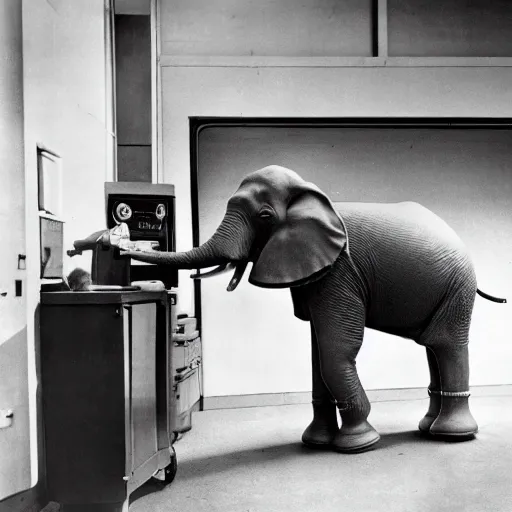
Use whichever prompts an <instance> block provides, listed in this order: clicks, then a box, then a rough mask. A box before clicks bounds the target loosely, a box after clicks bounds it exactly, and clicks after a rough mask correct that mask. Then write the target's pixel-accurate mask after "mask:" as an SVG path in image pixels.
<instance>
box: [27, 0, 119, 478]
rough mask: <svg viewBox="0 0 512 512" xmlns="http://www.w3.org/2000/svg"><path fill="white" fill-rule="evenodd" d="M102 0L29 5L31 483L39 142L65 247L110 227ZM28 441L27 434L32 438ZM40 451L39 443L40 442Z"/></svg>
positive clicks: (80, 262) (41, 0) (84, 260)
mask: <svg viewBox="0 0 512 512" xmlns="http://www.w3.org/2000/svg"><path fill="white" fill-rule="evenodd" d="M104 17H105V7H104V2H103V0H74V1H73V2H68V1H66V0H31V1H26V2H23V38H24V40H23V69H24V103H25V109H24V118H25V133H24V136H25V169H26V219H27V221H26V226H27V274H28V289H27V293H28V338H29V339H28V347H29V379H30V380H29V383H30V389H31V436H30V440H31V451H32V462H33V464H32V483H33V484H34V483H35V482H37V480H38V478H40V477H42V476H43V475H38V471H37V460H38V446H37V443H36V442H35V440H36V439H37V435H38V429H40V425H39V424H38V422H37V416H36V398H35V396H36V390H37V388H38V375H37V373H36V362H37V354H38V351H39V344H38V340H37V338H36V336H35V333H36V332H37V328H38V325H37V321H36V320H35V316H36V312H37V305H38V302H39V288H40V280H39V224H38V222H39V221H38V210H37V209H38V202H37V161H36V146H37V144H44V145H45V146H46V147H48V148H49V149H51V150H53V151H55V152H57V153H58V154H60V155H61V157H62V176H63V178H62V192H63V217H64V219H65V221H66V224H65V228H64V229H65V231H64V242H65V249H67V248H70V247H71V245H72V242H73V240H75V239H77V238H82V237H84V236H86V235H89V234H90V233H91V232H93V231H96V230H98V229H101V228H103V227H104V226H105V212H104V197H103V194H104V193H103V183H104V181H105V180H109V181H110V180H112V179H113V143H112V125H111V103H110V99H109V96H108V94H107V89H108V87H107V83H108V80H107V73H109V68H110V65H109V63H108V59H107V57H106V54H107V52H106V46H105V31H106V27H105V21H104ZM64 261H65V265H64V266H65V272H66V273H67V272H69V271H70V270H71V269H72V268H74V267H75V266H82V267H84V268H90V255H87V256H83V257H76V258H73V259H70V258H68V257H67V256H65V260H64ZM27 443H28V439H27ZM39 449H41V446H39Z"/></svg>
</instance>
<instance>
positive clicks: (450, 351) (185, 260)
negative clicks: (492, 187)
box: [120, 165, 506, 453]
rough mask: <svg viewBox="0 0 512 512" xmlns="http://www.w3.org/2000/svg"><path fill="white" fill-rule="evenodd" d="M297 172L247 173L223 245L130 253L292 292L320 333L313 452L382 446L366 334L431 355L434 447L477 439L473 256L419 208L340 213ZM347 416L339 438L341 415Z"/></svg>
mask: <svg viewBox="0 0 512 512" xmlns="http://www.w3.org/2000/svg"><path fill="white" fill-rule="evenodd" d="M338 204H339V205H340V206H337V208H336V209H335V207H334V205H333V203H332V202H331V200H330V199H329V198H328V196H327V195H326V194H325V193H324V192H322V191H321V190H320V189H319V188H318V187H317V186H316V185H314V184H313V183H309V182H307V181H305V180H304V179H302V178H301V177H300V176H299V175H298V174H297V173H296V172H294V171H292V170H290V169H287V168H285V167H281V166H278V165H270V166H267V167H264V168H263V169H260V170H257V171H255V172H252V173H250V174H248V175H247V176H246V177H245V179H243V181H242V182H241V184H240V186H239V188H238V189H237V190H236V192H235V193H234V194H233V195H232V196H231V198H230V199H229V201H228V203H227V208H226V212H225V215H224V218H223V220H222V222H221V223H220V225H219V226H218V228H217V230H216V232H215V233H214V234H213V235H212V237H211V238H210V239H209V240H207V241H206V242H205V243H204V244H202V245H200V246H199V247H194V248H193V249H191V250H189V251H185V252H159V251H155V250H151V251H145V252H140V251H133V250H121V251H120V252H121V254H122V255H125V256H127V257H131V258H134V259H136V260H140V261H143V262H147V263H153V264H163V265H174V266H175V267H177V268H180V269H204V268H207V267H213V266H217V268H215V269H214V270H212V271H209V272H206V273H203V274H201V273H200V272H199V273H196V274H194V275H192V276H191V277H193V278H202V277H207V276H211V275H216V274H219V273H222V272H226V271H232V270H234V273H233V276H232V278H231V280H230V282H229V285H228V287H227V289H228V291H232V290H234V289H235V288H236V286H237V285H238V283H239V282H240V279H241V278H242V276H243V274H244V271H245V269H246V267H247V265H248V263H249V262H252V263H253V266H252V270H251V272H250V275H249V279H248V280H249V282H250V283H251V284H253V285H255V286H260V287H264V288H289V289H290V291H291V297H292V301H293V308H294V314H295V316H296V317H298V318H299V319H301V320H303V321H307V322H310V328H311V354H312V408H313V419H312V421H311V423H310V424H309V426H308V427H307V428H306V430H305V431H304V433H303V435H302V442H303V443H305V444H306V445H308V446H311V447H314V448H324V449H331V450H334V451H338V452H344V453H356V452H362V451H365V450H368V449H371V448H373V447H374V445H375V444H376V443H377V442H378V441H379V439H380V436H379V434H378V432H377V431H376V430H375V429H374V428H373V426H372V425H371V424H370V423H369V422H368V415H369V413H370V402H369V400H368V397H367V395H366V393H365V391H364V389H363V387H362V385H361V383H360V380H359V377H358V373H357V369H356V357H357V354H358V352H359V349H360V347H361V344H362V342H363V333H364V328H365V327H367V328H370V329H375V330H378V331H382V332H385V333H388V334H392V335H396V336H399V337H402V338H407V339H412V340H414V341H415V342H416V343H417V344H419V345H422V346H423V347H425V348H426V353H427V360H428V366H429V373H430V384H429V386H428V395H429V397H430V398H429V406H428V411H427V413H426V414H425V416H424V417H423V419H421V421H420V422H419V430H420V432H422V433H424V434H426V435H428V436H442V437H443V438H446V437H448V438H457V439H461V440H465V439H472V438H474V437H475V434H476V433H477V431H478V426H477V423H476V421H475V419H474V418H473V416H472V414H471V411H470V408H469V396H470V392H469V362H468V334H469V327H470V322H471V316H472V310H473V305H474V301H475V296H476V293H479V294H480V295H482V296H483V297H485V298H487V299H489V300H494V301H496V302H506V300H505V299H498V298H495V297H492V296H490V295H487V294H485V293H483V292H481V291H480V290H479V289H478V288H477V282H476V277H475V270H474V267H473V264H472V262H471V259H470V256H469V254H468V250H467V249H466V247H465V245H464V244H463V242H462V241H461V239H460V238H459V237H458V236H457V234H456V233H455V232H454V231H453V230H452V229H451V228H450V227H449V226H448V225H447V224H446V223H445V222H444V221H443V220H442V219H441V218H439V217H438V216H437V215H436V214H434V213H433V212H431V211H430V210H428V209H427V208H425V207H424V206H422V205H420V204H418V203H415V202H400V203H338ZM337 410H338V411H339V415H340V417H341V427H338V420H337V413H336V411H337Z"/></svg>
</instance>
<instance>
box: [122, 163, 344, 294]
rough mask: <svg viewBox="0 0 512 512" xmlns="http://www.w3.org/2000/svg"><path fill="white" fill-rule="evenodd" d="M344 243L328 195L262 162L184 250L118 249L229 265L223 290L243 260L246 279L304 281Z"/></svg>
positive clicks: (275, 283)
mask: <svg viewBox="0 0 512 512" xmlns="http://www.w3.org/2000/svg"><path fill="white" fill-rule="evenodd" d="M346 245H347V238H346V229H345V226H344V224H343V221H342V219H341V218H340V217H339V215H338V214H337V213H336V212H335V210H334V208H333V206H332V203H331V201H330V200H329V198H328V197H327V196H326V195H325V194H324V193H323V192H321V191H320V189H319V188H318V187H316V186H315V185H313V184H312V183H308V182H306V181H304V180H303V179H302V178H301V177H300V176H299V175H298V174H296V173H295V172H293V171H291V170H289V169H286V168H284V167H279V166H275V165H272V166H268V167H265V168H263V169H260V170H258V171H255V172H253V173H251V174H249V175H248V176H247V177H246V178H245V179H244V180H243V181H242V183H241V184H240V186H239V188H238V190H237V191H236V192H235V193H234V194H233V196H232V197H231V198H230V199H229V201H228V204H227V208H226V213H225V215H224V218H223V220H222V222H221V223H220V225H219V227H218V228H217V230H216V232H215V233H214V234H213V236H212V237H211V238H210V239H209V240H208V241H207V242H205V243H204V244H202V245H201V246H199V247H195V248H194V249H192V250H190V251H186V252H177V253H172V252H158V251H154V252H137V251H122V253H123V254H126V255H128V256H131V257H133V258H134V259H137V260H140V261H145V262H148V263H158V264H169V265H174V266H176V267H178V268H189V269H202V268H206V267H212V266H217V268H216V269H215V270H212V271H210V272H207V273H204V274H200V273H198V274H195V275H193V276H192V277H194V278H202V277H208V276H212V275H216V274H219V273H222V272H225V271H229V270H232V269H234V274H233V277H232V278H231V281H230V283H229V286H228V288H227V289H228V291H232V290H234V289H235V288H236V286H237V285H238V283H239V282H240V280H241V278H242V276H243V273H244V271H245V269H246V267H247V264H248V263H249V262H253V268H252V271H251V274H250V276H249V282H250V283H251V284H254V285H256V286H261V287H265V288H285V287H291V286H298V285H301V284H306V283H308V282H310V281H313V280H316V279H318V278H320V277H321V276H322V275H323V274H324V273H325V272H327V271H328V270H329V268H330V267H331V265H332V264H333V263H334V262H335V260H336V259H337V257H338V255H339V254H340V253H341V251H343V250H344V248H345V247H346Z"/></svg>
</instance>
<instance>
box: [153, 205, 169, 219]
mask: <svg viewBox="0 0 512 512" xmlns="http://www.w3.org/2000/svg"><path fill="white" fill-rule="evenodd" d="M166 213H167V212H166V210H165V205H164V204H161V203H160V204H159V205H158V206H157V207H156V212H155V215H156V218H157V219H158V220H162V219H163V218H164V217H165V214H166Z"/></svg>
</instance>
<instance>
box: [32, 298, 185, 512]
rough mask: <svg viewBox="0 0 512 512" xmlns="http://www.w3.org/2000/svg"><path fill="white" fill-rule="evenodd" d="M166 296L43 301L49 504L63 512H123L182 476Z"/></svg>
mask: <svg viewBox="0 0 512 512" xmlns="http://www.w3.org/2000/svg"><path fill="white" fill-rule="evenodd" d="M168 322H169V315H168V303H167V293H166V292H142V291H132V292H48V293H42V294H41V313H40V333H41V383H42V398H43V422H44V439H45V457H46V480H47V488H48V494H49V496H48V497H49V499H50V500H53V501H56V502H58V503H60V504H61V505H62V506H63V509H64V511H67V510H70V511H74V510H77V511H78V510H80V511H81V510H87V511H91V512H93V511H95V510H97V511H100V510H101V511H102V512H103V511H105V512H106V511H123V512H125V511H127V510H128V500H129V495H130V494H131V493H132V492H133V491H134V490H135V489H137V488H138V487H139V486H140V485H142V484H143V483H144V482H145V481H147V480H148V479H150V478H151V477H153V476H154V475H158V477H159V478H160V479H161V480H164V481H167V482H170V481H172V479H173V478H174V475H175V472H176V456H175V452H174V448H173V447H172V432H171V430H172V428H171V427H170V426H171V425H172V422H171V411H172V407H171V403H170V402H171V396H172V387H171V386H172V383H171V377H170V369H171V360H170V358H171V350H170V344H169V341H168V340H169V336H168V333H169V325H168Z"/></svg>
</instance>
